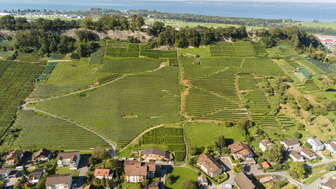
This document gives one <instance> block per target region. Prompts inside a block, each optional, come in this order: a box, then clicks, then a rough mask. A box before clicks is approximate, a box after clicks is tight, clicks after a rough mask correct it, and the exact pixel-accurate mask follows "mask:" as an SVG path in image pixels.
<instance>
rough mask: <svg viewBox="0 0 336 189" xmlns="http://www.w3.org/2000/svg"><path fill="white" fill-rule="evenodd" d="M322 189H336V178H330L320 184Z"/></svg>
mask: <svg viewBox="0 0 336 189" xmlns="http://www.w3.org/2000/svg"><path fill="white" fill-rule="evenodd" d="M321 188H322V189H336V179H330V180H329V181H328V182H326V183H324V184H321Z"/></svg>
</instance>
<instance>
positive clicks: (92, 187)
mask: <svg viewBox="0 0 336 189" xmlns="http://www.w3.org/2000/svg"><path fill="white" fill-rule="evenodd" d="M84 189H96V187H95V186H93V185H92V184H89V185H87V186H85V187H84Z"/></svg>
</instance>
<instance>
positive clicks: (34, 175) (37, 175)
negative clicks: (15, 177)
mask: <svg viewBox="0 0 336 189" xmlns="http://www.w3.org/2000/svg"><path fill="white" fill-rule="evenodd" d="M43 173H44V170H43V169H36V170H35V171H33V172H31V173H30V174H29V176H28V182H29V184H36V183H38V182H39V181H40V179H41V177H42V176H43Z"/></svg>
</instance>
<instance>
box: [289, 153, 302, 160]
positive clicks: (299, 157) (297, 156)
mask: <svg viewBox="0 0 336 189" xmlns="http://www.w3.org/2000/svg"><path fill="white" fill-rule="evenodd" d="M289 157H290V158H291V159H292V160H293V161H295V162H303V161H304V158H303V156H302V155H301V154H300V153H299V152H297V151H291V152H290V153H289Z"/></svg>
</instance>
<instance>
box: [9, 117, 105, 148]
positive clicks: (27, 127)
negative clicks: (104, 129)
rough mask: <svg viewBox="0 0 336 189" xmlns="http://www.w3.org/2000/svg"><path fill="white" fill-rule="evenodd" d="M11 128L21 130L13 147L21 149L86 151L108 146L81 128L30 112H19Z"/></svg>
mask: <svg viewBox="0 0 336 189" xmlns="http://www.w3.org/2000/svg"><path fill="white" fill-rule="evenodd" d="M13 128H15V129H20V130H21V131H20V134H19V137H18V139H17V140H16V142H15V144H14V145H15V146H17V147H20V148H23V149H34V150H38V149H40V148H47V149H53V150H88V149H90V148H95V147H97V146H106V147H107V146H108V145H107V144H106V143H105V142H104V141H103V140H102V139H100V138H99V137H97V136H96V135H94V134H92V133H90V132H88V131H86V130H84V129H82V128H79V127H77V126H75V125H73V124H70V123H68V122H65V121H62V120H58V119H54V118H50V117H47V116H44V115H41V114H37V113H35V112H32V111H19V113H18V119H17V120H16V122H15V124H14V125H13Z"/></svg>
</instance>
